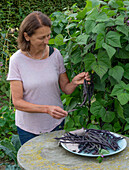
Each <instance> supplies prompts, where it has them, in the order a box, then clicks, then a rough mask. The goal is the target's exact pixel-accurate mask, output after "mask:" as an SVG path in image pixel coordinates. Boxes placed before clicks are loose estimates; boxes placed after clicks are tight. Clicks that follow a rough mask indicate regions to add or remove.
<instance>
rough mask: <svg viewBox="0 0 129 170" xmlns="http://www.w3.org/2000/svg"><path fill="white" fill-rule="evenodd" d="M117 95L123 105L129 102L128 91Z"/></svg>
mask: <svg viewBox="0 0 129 170" xmlns="http://www.w3.org/2000/svg"><path fill="white" fill-rule="evenodd" d="M117 97H118V100H119V101H120V103H121V105H125V104H127V103H128V102H129V93H127V92H122V93H118V94H117Z"/></svg>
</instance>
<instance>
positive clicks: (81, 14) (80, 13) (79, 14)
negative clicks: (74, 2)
mask: <svg viewBox="0 0 129 170" xmlns="http://www.w3.org/2000/svg"><path fill="white" fill-rule="evenodd" d="M86 12H87V7H85V8H84V9H83V10H81V11H79V12H78V15H77V16H76V17H77V19H79V20H82V19H83V18H84V17H85V16H86Z"/></svg>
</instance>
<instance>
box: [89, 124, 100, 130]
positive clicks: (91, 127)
mask: <svg viewBox="0 0 129 170" xmlns="http://www.w3.org/2000/svg"><path fill="white" fill-rule="evenodd" d="M87 128H88V129H98V130H99V128H98V126H96V125H92V124H89V125H88V127H87Z"/></svg>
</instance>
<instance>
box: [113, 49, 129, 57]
mask: <svg viewBox="0 0 129 170" xmlns="http://www.w3.org/2000/svg"><path fill="white" fill-rule="evenodd" d="M115 56H116V57H117V58H121V59H129V52H128V51H126V50H125V48H122V49H118V51H117V52H116V55H115Z"/></svg>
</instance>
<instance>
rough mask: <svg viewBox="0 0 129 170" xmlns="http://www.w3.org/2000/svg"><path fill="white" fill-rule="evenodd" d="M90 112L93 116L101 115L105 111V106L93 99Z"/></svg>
mask: <svg viewBox="0 0 129 170" xmlns="http://www.w3.org/2000/svg"><path fill="white" fill-rule="evenodd" d="M90 112H91V113H92V114H93V115H95V116H99V117H100V116H101V115H104V114H105V113H106V111H105V108H104V107H103V106H102V105H101V104H100V103H99V102H98V101H95V102H93V103H92V104H91V107H90Z"/></svg>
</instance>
